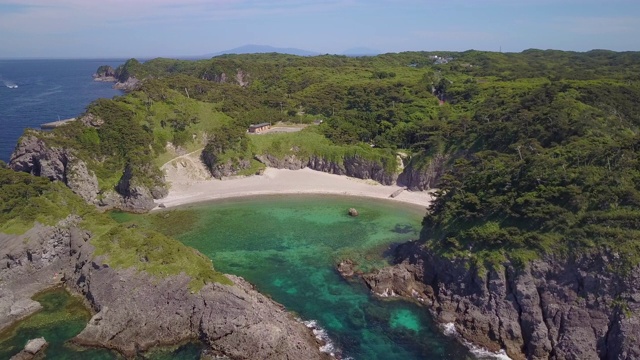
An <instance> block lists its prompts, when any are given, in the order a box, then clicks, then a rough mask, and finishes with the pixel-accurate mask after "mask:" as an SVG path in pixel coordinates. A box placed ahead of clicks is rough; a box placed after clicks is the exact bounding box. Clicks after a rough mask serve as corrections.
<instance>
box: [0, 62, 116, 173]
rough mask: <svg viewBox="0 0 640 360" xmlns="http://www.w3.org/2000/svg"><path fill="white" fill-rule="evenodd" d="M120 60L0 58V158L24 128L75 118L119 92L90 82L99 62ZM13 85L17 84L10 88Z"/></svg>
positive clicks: (109, 85)
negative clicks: (101, 99)
mask: <svg viewBox="0 0 640 360" xmlns="http://www.w3.org/2000/svg"><path fill="white" fill-rule="evenodd" d="M122 63H124V60H113V59H111V60H100V59H92V60H0V160H3V161H5V162H6V161H9V157H10V156H11V153H12V152H13V149H14V148H15V145H16V142H17V140H18V138H19V137H20V135H22V133H23V131H24V129H25V128H39V127H40V124H43V123H47V122H51V121H56V120H58V117H60V119H67V118H72V117H76V116H78V115H80V114H82V113H83V112H84V110H85V108H86V107H87V105H89V104H90V103H91V102H92V101H93V100H96V99H98V98H111V97H113V96H116V95H119V94H121V92H120V91H119V90H115V89H113V88H112V86H113V84H112V83H103V82H97V81H93V78H92V77H91V75H93V73H94V72H95V71H96V69H97V68H98V67H99V66H100V65H111V66H113V67H114V68H115V67H116V66H118V65H120V64H122ZM14 85H17V87H15V88H12V87H13V86H14Z"/></svg>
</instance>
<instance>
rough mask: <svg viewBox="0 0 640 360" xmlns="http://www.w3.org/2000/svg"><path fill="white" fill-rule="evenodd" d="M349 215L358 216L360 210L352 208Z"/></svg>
mask: <svg viewBox="0 0 640 360" xmlns="http://www.w3.org/2000/svg"><path fill="white" fill-rule="evenodd" d="M349 215H350V216H358V215H359V214H358V210H356V209H355V208H350V209H349Z"/></svg>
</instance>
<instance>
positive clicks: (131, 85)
mask: <svg viewBox="0 0 640 360" xmlns="http://www.w3.org/2000/svg"><path fill="white" fill-rule="evenodd" d="M141 85H142V82H141V81H140V80H138V79H136V78H135V77H134V76H131V77H128V78H127V79H126V80H125V81H118V82H116V84H115V85H113V88H114V89H118V90H122V91H125V92H132V91H135V90H138V89H139V88H140V86H141Z"/></svg>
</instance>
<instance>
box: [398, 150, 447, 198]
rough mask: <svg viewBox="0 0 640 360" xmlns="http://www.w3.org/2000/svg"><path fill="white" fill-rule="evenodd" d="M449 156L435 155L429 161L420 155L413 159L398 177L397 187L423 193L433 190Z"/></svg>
mask: <svg viewBox="0 0 640 360" xmlns="http://www.w3.org/2000/svg"><path fill="white" fill-rule="evenodd" d="M449 159H450V156H449V155H444V154H436V155H435V156H433V157H432V158H431V159H429V160H425V159H424V157H423V156H422V155H417V156H415V157H413V158H412V159H411V160H410V161H409V164H408V165H407V166H406V167H405V168H404V170H403V171H402V173H401V174H400V175H399V176H398V185H400V186H406V187H407V188H408V189H409V190H412V191H424V190H430V189H433V188H435V187H436V186H437V185H438V181H440V178H441V177H442V175H443V174H444V172H445V170H446V163H447V161H448V160H449Z"/></svg>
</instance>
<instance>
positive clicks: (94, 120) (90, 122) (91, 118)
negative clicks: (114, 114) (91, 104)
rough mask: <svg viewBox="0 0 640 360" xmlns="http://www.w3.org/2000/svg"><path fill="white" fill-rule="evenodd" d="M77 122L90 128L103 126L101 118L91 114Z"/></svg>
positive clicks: (85, 115)
mask: <svg viewBox="0 0 640 360" xmlns="http://www.w3.org/2000/svg"><path fill="white" fill-rule="evenodd" d="M78 121H80V122H81V123H82V124H83V125H84V126H86V127H92V128H99V127H101V126H102V125H104V120H103V119H102V118H100V117H99V116H96V115H94V114H91V113H87V114H84V115H83V116H82V117H80V119H78Z"/></svg>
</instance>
